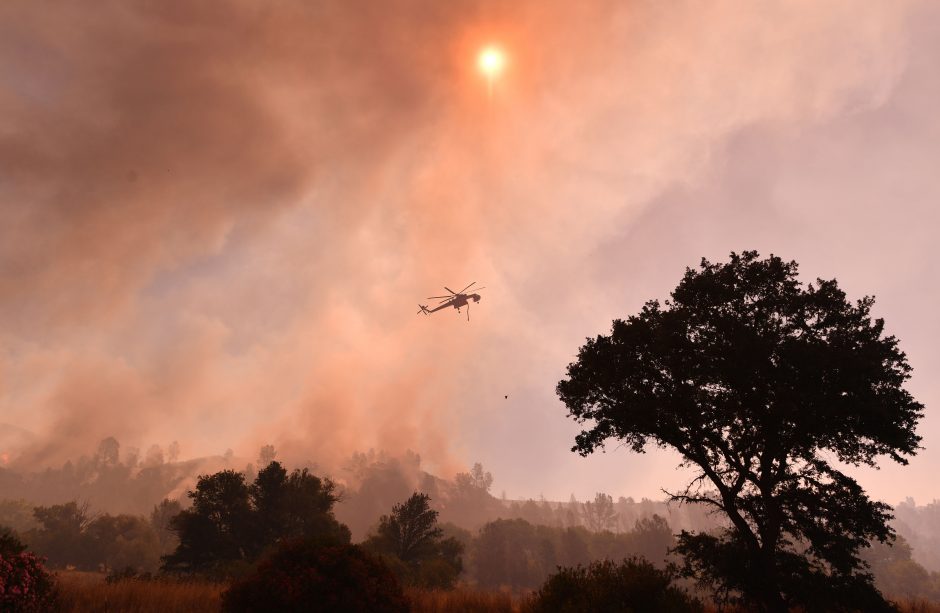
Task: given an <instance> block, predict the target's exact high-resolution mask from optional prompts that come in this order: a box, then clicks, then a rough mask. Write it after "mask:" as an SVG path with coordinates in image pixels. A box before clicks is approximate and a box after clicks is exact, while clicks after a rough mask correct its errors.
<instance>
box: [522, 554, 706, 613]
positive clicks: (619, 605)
mask: <svg viewBox="0 0 940 613" xmlns="http://www.w3.org/2000/svg"><path fill="white" fill-rule="evenodd" d="M673 578H674V575H673V574H672V572H671V571H668V570H660V569H658V568H656V567H655V566H653V565H652V564H650V563H649V562H647V561H646V560H644V559H642V558H630V559H627V560H624V561H623V562H621V563H620V564H615V563H614V562H611V561H610V560H604V561H601V562H592V563H591V564H590V565H588V566H587V567H586V568H585V567H583V566H581V565H578V566H576V567H574V568H559V569H558V572H556V573H555V574H553V575H551V576H550V577H549V578H548V580H547V581H546V582H545V584H544V585H542V587H541V589H539V591H538V592H537V593H536V594H535V596H534V597H533V599H532V601H531V603H530V608H529V611H531V613H542V612H551V613H608V612H609V613H614V612H616V613H622V612H625V611H632V612H636V613H641V612H646V611H657V612H663V613H686V612H695V613H697V612H700V611H703V610H704V609H703V608H702V604H701V603H700V602H699V601H698V600H696V599H694V598H691V597H690V596H688V595H687V594H686V593H685V592H684V591H682V590H680V589H679V588H677V587H675V586H673V585H672V580H673Z"/></svg>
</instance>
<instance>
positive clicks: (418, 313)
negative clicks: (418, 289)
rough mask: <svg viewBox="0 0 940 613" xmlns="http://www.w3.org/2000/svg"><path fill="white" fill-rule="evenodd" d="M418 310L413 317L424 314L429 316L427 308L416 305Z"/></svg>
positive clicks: (429, 312)
mask: <svg viewBox="0 0 940 613" xmlns="http://www.w3.org/2000/svg"><path fill="white" fill-rule="evenodd" d="M418 309H419V310H418V312H417V313H415V315H420V314H421V313H424V314H425V315H430V314H431V311H429V310H428V307H427V306H426V305H423V304H419V305H418Z"/></svg>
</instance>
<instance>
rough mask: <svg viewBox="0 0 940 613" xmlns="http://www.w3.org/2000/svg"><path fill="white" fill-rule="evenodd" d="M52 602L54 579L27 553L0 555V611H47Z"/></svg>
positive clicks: (32, 555)
mask: <svg viewBox="0 0 940 613" xmlns="http://www.w3.org/2000/svg"><path fill="white" fill-rule="evenodd" d="M54 601H55V581H54V579H53V578H52V575H50V574H49V573H48V572H47V571H46V569H45V568H43V565H42V559H41V558H39V557H37V556H36V554H33V553H30V552H24V553H17V554H14V555H0V611H3V612H4V613H6V612H11V613H12V612H17V613H20V612H23V613H26V612H30V613H32V612H33V611H36V612H39V611H49V610H51V609H53V605H54Z"/></svg>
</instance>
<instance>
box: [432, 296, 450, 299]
mask: <svg viewBox="0 0 940 613" xmlns="http://www.w3.org/2000/svg"><path fill="white" fill-rule="evenodd" d="M437 298H444V299H446V300H450V299H451V298H453V296H428V297H427V299H428V300H436V299H437Z"/></svg>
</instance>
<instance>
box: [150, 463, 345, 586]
mask: <svg viewBox="0 0 940 613" xmlns="http://www.w3.org/2000/svg"><path fill="white" fill-rule="evenodd" d="M334 491H335V486H334V485H333V483H332V481H330V480H328V479H327V480H321V479H320V478H318V477H315V476H314V475H312V474H310V473H309V472H308V471H307V469H303V470H295V471H294V472H293V473H291V474H290V475H288V474H287V471H286V470H285V469H284V467H283V466H281V464H280V463H278V462H274V461H272V462H271V463H270V464H269V465H268V466H267V467H265V468H264V469H263V470H262V471H261V472H259V473H258V476H257V477H256V478H255V481H254V483H253V484H251V485H250V486H249V485H248V484H246V483H245V475H244V474H242V473H239V472H235V471H232V470H224V471H220V472H217V473H215V474H213V475H203V476H201V477H199V482H198V483H197V485H196V489H195V490H194V491H191V492H189V498H190V499H191V500H192V507H190V508H189V509H184V510H182V511H180V513H179V514H178V515H176V516H175V517H173V518H172V519H171V520H170V527H171V529H172V530H174V531H175V532H176V533H177V535H178V537H179V545H178V546H177V548H176V551H174V552H173V553H172V554H170V555H168V556H166V557H165V558H164V564H163V570H165V571H168V572H175V573H202V574H209V575H218V576H225V575H231V574H233V573H236V574H237V569H239V568H240V569H244V568H246V567H247V565H248V564H249V563H251V562H253V561H255V560H257V559H258V558H259V557H260V556H261V554H262V553H263V552H264V551H265V550H267V549H268V548H270V547H272V546H274V545H275V544H277V543H278V542H281V541H283V540H287V539H296V538H307V539H317V540H318V541H319V542H323V543H326V544H336V545H339V544H347V543H349V529H348V528H346V527H345V526H343V525H342V524H340V523H339V522H337V521H336V519H335V518H334V516H333V512H332V509H333V504H334V503H335V502H336V501H337V500H338V497H337V496H336V494H335V493H334Z"/></svg>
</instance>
